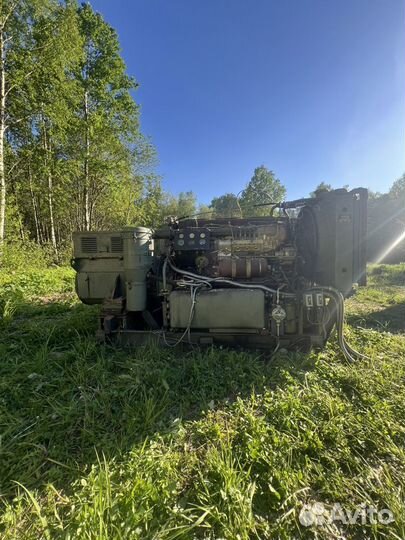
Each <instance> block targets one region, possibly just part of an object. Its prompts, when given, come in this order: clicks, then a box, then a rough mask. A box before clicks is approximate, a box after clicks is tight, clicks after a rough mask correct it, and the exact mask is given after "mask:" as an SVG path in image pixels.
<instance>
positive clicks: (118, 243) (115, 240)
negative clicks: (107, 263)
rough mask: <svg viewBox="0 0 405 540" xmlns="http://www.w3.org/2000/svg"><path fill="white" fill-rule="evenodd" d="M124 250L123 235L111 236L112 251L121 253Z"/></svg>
mask: <svg viewBox="0 0 405 540" xmlns="http://www.w3.org/2000/svg"><path fill="white" fill-rule="evenodd" d="M122 250H123V245H122V238H121V236H112V237H111V253H121V251H122Z"/></svg>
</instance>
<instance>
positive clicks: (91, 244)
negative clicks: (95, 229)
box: [82, 236, 97, 253]
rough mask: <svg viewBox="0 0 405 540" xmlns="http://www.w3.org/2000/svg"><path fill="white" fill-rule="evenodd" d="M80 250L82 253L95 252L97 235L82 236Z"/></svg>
mask: <svg viewBox="0 0 405 540" xmlns="http://www.w3.org/2000/svg"><path fill="white" fill-rule="evenodd" d="M82 251H83V252H84V253H97V237H96V236H82Z"/></svg>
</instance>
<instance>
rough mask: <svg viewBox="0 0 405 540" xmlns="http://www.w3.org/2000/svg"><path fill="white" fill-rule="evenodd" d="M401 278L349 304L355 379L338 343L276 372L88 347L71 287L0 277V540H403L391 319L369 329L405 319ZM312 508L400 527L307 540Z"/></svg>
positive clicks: (288, 361)
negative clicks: (366, 513) (305, 512)
mask: <svg viewBox="0 0 405 540" xmlns="http://www.w3.org/2000/svg"><path fill="white" fill-rule="evenodd" d="M403 272H404V268H403V266H401V267H393V268H391V267H389V266H386V265H385V266H374V267H372V268H371V279H372V286H369V287H367V288H366V289H362V290H361V291H360V292H359V294H358V295H357V296H355V297H353V298H352V299H351V300H350V301H349V303H348V307H349V316H350V321H351V324H353V326H350V327H349V328H348V329H347V332H348V334H349V337H350V340H351V341H353V342H354V343H355V345H356V347H357V348H360V349H361V350H362V351H364V352H365V353H366V354H368V355H369V356H370V357H371V359H370V360H363V361H360V362H359V363H357V364H347V363H346V361H345V360H344V358H343V356H342V355H341V354H340V352H339V351H338V349H337V345H336V343H335V342H334V341H333V340H332V341H331V342H330V343H329V345H328V347H327V348H326V349H325V350H324V351H321V352H318V353H315V352H314V353H312V354H310V355H302V354H296V353H287V352H284V351H280V353H279V354H278V355H277V357H276V358H274V359H272V360H271V361H268V360H266V357H265V356H260V355H258V354H255V353H254V352H250V353H247V352H237V351H228V350H222V349H207V350H205V351H191V352H187V351H180V350H178V351H172V350H166V349H155V348H153V347H142V348H138V349H135V350H123V349H119V348H114V347H109V346H105V345H100V344H97V343H96V341H95V340H94V338H93V333H94V330H95V328H96V317H97V308H93V307H89V306H83V305H81V304H78V303H77V301H76V299H75V297H74V295H73V294H72V292H70V291H72V287H73V282H72V277H73V275H72V272H71V270H64V269H57V270H48V271H46V272H43V271H40V272H38V271H33V272H25V273H19V274H15V275H13V276H10V275H9V273H2V274H0V276H1V277H0V284H1V285H3V289H2V290H4V285H5V284H7V287H14V290H11V289H9V292H8V293H7V300H8V301H9V304H8V307H7V308H6V315H7V322H6V325H5V327H4V328H3V331H2V333H0V350H1V357H2V362H1V364H0V392H1V401H0V422H1V425H2V444H1V447H0V459H1V461H0V472H1V475H0V478H1V493H2V517H1V525H0V526H1V533H0V534H1V536H2V538H4V539H5V540H11V539H12V540H19V539H24V540H30V539H33V540H34V539H35V540H36V539H37V538H52V539H57V538H61V539H62V538H63V539H69V538H88V539H96V538H97V539H106V540H107V539H108V540H109V539H111V538H114V539H116V538H117V539H119V538H122V539H124V538H125V539H142V540H147V539H152V538H153V539H162V540H163V539H169V538H171V539H174V538H178V539H184V540H186V539H191V538H205V539H212V540H213V539H219V538H225V539H229V540H231V539H232V540H234V539H236V538H238V539H240V540H248V539H251V538H258V539H259V538H260V539H266V538H268V539H272V538H280V539H284V540H290V539H291V538H294V537H295V538H308V539H309V538H314V537H316V538H318V539H320V540H326V539H330V538H334V537H342V536H343V537H345V538H347V539H355V538H366V537H367V538H373V539H376V540H377V539H379V538H383V537H387V538H388V537H390V538H391V537H392V538H403V537H404V535H405V520H404V513H403V507H404V502H405V501H404V492H405V483H404V478H405V444H404V441H405V432H404V425H403V418H404V415H405V389H404V385H403V384H401V383H400V381H401V380H402V379H403V378H404V376H405V367H404V366H405V362H404V360H405V341H404V340H405V337H404V333H403V332H404V327H403V319H402V321H401V324H402V327H401V326H399V327H398V328H392V329H391V330H392V333H389V332H387V331H386V328H384V327H378V326H375V325H374V324H373V321H372V317H373V316H375V315H376V314H377V312H376V309H379V308H378V306H379V304H382V305H384V306H385V307H384V309H390V308H391V309H392V308H397V307H400V306H401V305H402V306H403V305H404V304H405V295H404V292H403V288H401V287H398V286H396V285H392V283H393V282H394V283H400V282H401V279H402V278H401V276H403ZM380 280H382V281H380ZM63 291H66V292H63ZM386 295H390V297H391V304H389V302H388V296H386ZM13 300H14V301H16V302H15V304H14V305H11V304H10V302H11V301H13ZM380 311H381V310H380ZM380 311H378V313H380ZM359 324H360V325H362V328H359V327H358V325H359ZM401 328H402V329H401ZM315 501H316V502H322V503H324V504H325V505H326V507H330V505H332V504H333V503H334V502H339V503H340V504H341V505H342V506H343V507H344V508H345V509H347V510H349V511H352V510H354V509H355V508H356V507H358V506H359V505H361V504H363V503H366V504H367V505H374V506H376V507H378V508H379V509H382V508H389V509H390V510H391V511H392V512H393V514H394V521H393V522H392V523H390V524H388V525H382V524H378V523H376V524H374V525H370V524H367V523H366V524H364V525H362V524H361V522H360V519H359V521H358V523H357V525H343V524H340V523H335V524H332V525H330V526H326V527H309V528H306V527H303V526H302V525H300V522H299V520H298V514H299V512H300V509H301V508H302V506H303V504H305V503H311V502H315Z"/></svg>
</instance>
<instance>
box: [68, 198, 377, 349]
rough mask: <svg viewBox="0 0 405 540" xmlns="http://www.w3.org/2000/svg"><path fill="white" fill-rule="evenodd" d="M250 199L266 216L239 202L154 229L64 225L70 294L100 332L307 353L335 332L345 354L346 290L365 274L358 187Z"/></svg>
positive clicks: (111, 336)
mask: <svg viewBox="0 0 405 540" xmlns="http://www.w3.org/2000/svg"><path fill="white" fill-rule="evenodd" d="M256 206H260V207H261V212H260V214H263V213H265V214H267V215H260V216H259V217H258V216H251V217H249V209H243V208H240V207H239V208H238V209H236V210H235V213H238V214H239V215H238V216H236V217H215V216H212V217H210V219H204V217H203V216H201V215H195V216H188V217H180V218H177V217H170V218H168V219H167V222H166V223H165V224H164V225H162V226H160V227H159V228H156V229H155V230H151V229H150V228H148V227H139V226H137V227H135V226H134V227H125V228H123V229H122V230H117V231H94V232H93V231H91V232H87V231H86V232H76V233H74V235H73V243H74V257H73V259H72V266H73V268H74V269H75V270H76V272H77V274H76V291H77V294H78V296H79V298H80V299H81V301H82V302H84V303H85V304H100V305H101V308H100V318H99V329H98V336H99V337H100V338H101V339H107V340H118V341H119V342H121V343H123V344H126V343H133V344H137V343H142V342H145V341H149V340H154V341H156V342H159V343H161V344H163V345H166V346H176V345H179V344H182V343H183V344H189V345H192V346H193V345H197V346H198V345H223V346H240V347H247V348H257V349H269V350H272V351H275V350H277V349H278V348H280V347H283V348H287V349H298V350H308V349H310V348H311V347H322V346H323V345H324V344H325V342H326V340H327V339H328V337H329V335H330V333H331V331H332V330H333V329H334V328H335V329H336V331H337V336H338V339H339V344H340V346H341V348H342V350H343V352H344V353H345V355H346V356H348V357H349V358H352V357H353V355H355V351H354V350H353V349H351V347H350V346H349V345H348V344H347V342H346V341H345V339H344V335H343V320H344V298H345V297H346V296H347V295H349V294H351V293H352V291H353V290H354V289H355V287H356V286H361V285H364V284H365V281H366V223H367V216H366V214H367V190H366V189H363V188H357V189H353V190H351V191H347V190H346V189H338V190H334V191H329V192H321V193H318V194H317V196H315V197H313V198H308V199H299V200H296V201H291V202H282V203H269V204H267V203H263V204H261V205H256ZM263 208H266V212H264V211H263ZM250 210H252V209H250ZM251 213H257V212H251ZM244 214H246V215H244Z"/></svg>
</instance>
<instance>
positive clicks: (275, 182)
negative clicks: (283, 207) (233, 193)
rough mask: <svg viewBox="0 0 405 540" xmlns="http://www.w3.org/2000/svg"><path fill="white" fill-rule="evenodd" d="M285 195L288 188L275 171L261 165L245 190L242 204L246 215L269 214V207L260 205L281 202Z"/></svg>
mask: <svg viewBox="0 0 405 540" xmlns="http://www.w3.org/2000/svg"><path fill="white" fill-rule="evenodd" d="M285 195H286V189H285V187H284V186H283V185H282V183H281V182H280V180H279V179H278V178H276V176H275V174H274V172H273V171H269V169H267V168H266V167H265V166H264V165H261V166H260V167H256V169H255V171H254V173H253V176H252V178H251V180H250V182H249V183H248V185H247V186H246V188H245V189H244V190H243V192H242V195H241V197H240V204H241V206H242V208H243V212H244V214H245V215H255V216H263V215H268V213H269V207H268V206H260V205H263V204H266V203H272V202H275V203H277V202H281V201H282V200H283V199H284V198H285Z"/></svg>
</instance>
